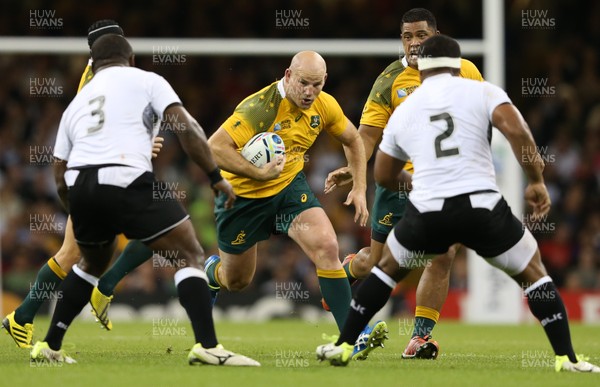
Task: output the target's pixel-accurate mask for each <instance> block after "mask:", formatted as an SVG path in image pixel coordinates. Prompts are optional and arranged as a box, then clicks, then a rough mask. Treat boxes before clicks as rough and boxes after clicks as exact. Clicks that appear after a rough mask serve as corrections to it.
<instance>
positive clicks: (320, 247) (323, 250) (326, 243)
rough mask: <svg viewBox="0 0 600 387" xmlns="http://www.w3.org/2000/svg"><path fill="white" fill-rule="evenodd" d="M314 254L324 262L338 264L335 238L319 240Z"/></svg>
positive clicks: (327, 237) (337, 248) (326, 237)
mask: <svg viewBox="0 0 600 387" xmlns="http://www.w3.org/2000/svg"><path fill="white" fill-rule="evenodd" d="M315 253H316V255H317V256H318V257H319V258H320V260H322V261H325V262H335V261H337V262H339V247H338V242H337V239H336V238H335V236H325V237H323V238H321V239H320V240H319V242H318V244H317V246H316V247H315Z"/></svg>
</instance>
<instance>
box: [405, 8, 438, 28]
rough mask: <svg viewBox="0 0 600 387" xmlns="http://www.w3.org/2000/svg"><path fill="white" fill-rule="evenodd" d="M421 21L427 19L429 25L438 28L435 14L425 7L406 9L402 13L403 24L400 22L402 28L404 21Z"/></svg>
mask: <svg viewBox="0 0 600 387" xmlns="http://www.w3.org/2000/svg"><path fill="white" fill-rule="evenodd" d="M420 21H426V22H427V26H428V27H430V28H433V29H434V30H437V22H436V20H435V16H433V14H432V13H431V11H429V10H427V9H425V8H413V9H410V10H408V11H406V12H405V13H404V15H402V24H400V29H402V26H403V25H404V23H416V22H420Z"/></svg>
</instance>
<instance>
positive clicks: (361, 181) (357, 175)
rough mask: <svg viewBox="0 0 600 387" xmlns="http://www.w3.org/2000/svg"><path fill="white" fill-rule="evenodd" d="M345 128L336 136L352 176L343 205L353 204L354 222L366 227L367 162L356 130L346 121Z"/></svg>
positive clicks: (367, 215) (367, 214)
mask: <svg viewBox="0 0 600 387" xmlns="http://www.w3.org/2000/svg"><path fill="white" fill-rule="evenodd" d="M346 122H347V123H346V128H345V129H344V131H343V132H342V133H341V134H340V135H338V136H337V139H338V140H339V141H340V142H341V143H342V144H343V145H344V147H345V148H347V151H346V152H345V154H346V159H347V160H348V168H349V169H350V173H351V174H352V176H353V184H352V190H350V193H349V194H348V198H347V199H346V201H345V202H344V204H345V205H350V204H354V208H355V209H356V211H355V215H354V221H355V222H356V221H359V224H360V225H361V226H366V224H367V220H368V218H369V211H368V210H367V198H366V191H367V160H366V158H365V147H364V145H363V142H362V139H361V137H360V134H358V130H357V129H356V127H355V126H354V124H352V122H350V120H348V119H346Z"/></svg>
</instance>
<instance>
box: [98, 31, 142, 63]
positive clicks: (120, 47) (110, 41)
mask: <svg viewBox="0 0 600 387" xmlns="http://www.w3.org/2000/svg"><path fill="white" fill-rule="evenodd" d="M131 55H133V49H132V48H131V45H130V44H129V42H128V41H127V39H125V38H124V37H123V36H121V35H117V34H107V35H102V36H100V37H99V38H98V39H96V41H95V42H94V44H93V45H92V60H93V61H94V63H97V62H99V61H106V60H114V61H129V58H131Z"/></svg>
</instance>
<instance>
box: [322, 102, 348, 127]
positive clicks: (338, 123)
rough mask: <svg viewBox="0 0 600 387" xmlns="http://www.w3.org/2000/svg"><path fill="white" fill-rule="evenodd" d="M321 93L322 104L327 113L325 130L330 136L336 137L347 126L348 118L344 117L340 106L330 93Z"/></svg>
mask: <svg viewBox="0 0 600 387" xmlns="http://www.w3.org/2000/svg"><path fill="white" fill-rule="evenodd" d="M323 94H324V99H323V102H324V104H323V106H324V108H325V112H326V114H327V116H326V126H325V130H326V131H327V133H329V134H331V135H332V136H336V137H337V136H339V135H341V134H342V133H343V132H344V130H346V127H347V126H348V118H346V116H345V115H344V111H343V110H342V107H341V106H340V104H339V103H338V101H337V100H336V99H335V98H334V97H333V96H332V95H330V94H327V93H323Z"/></svg>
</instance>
